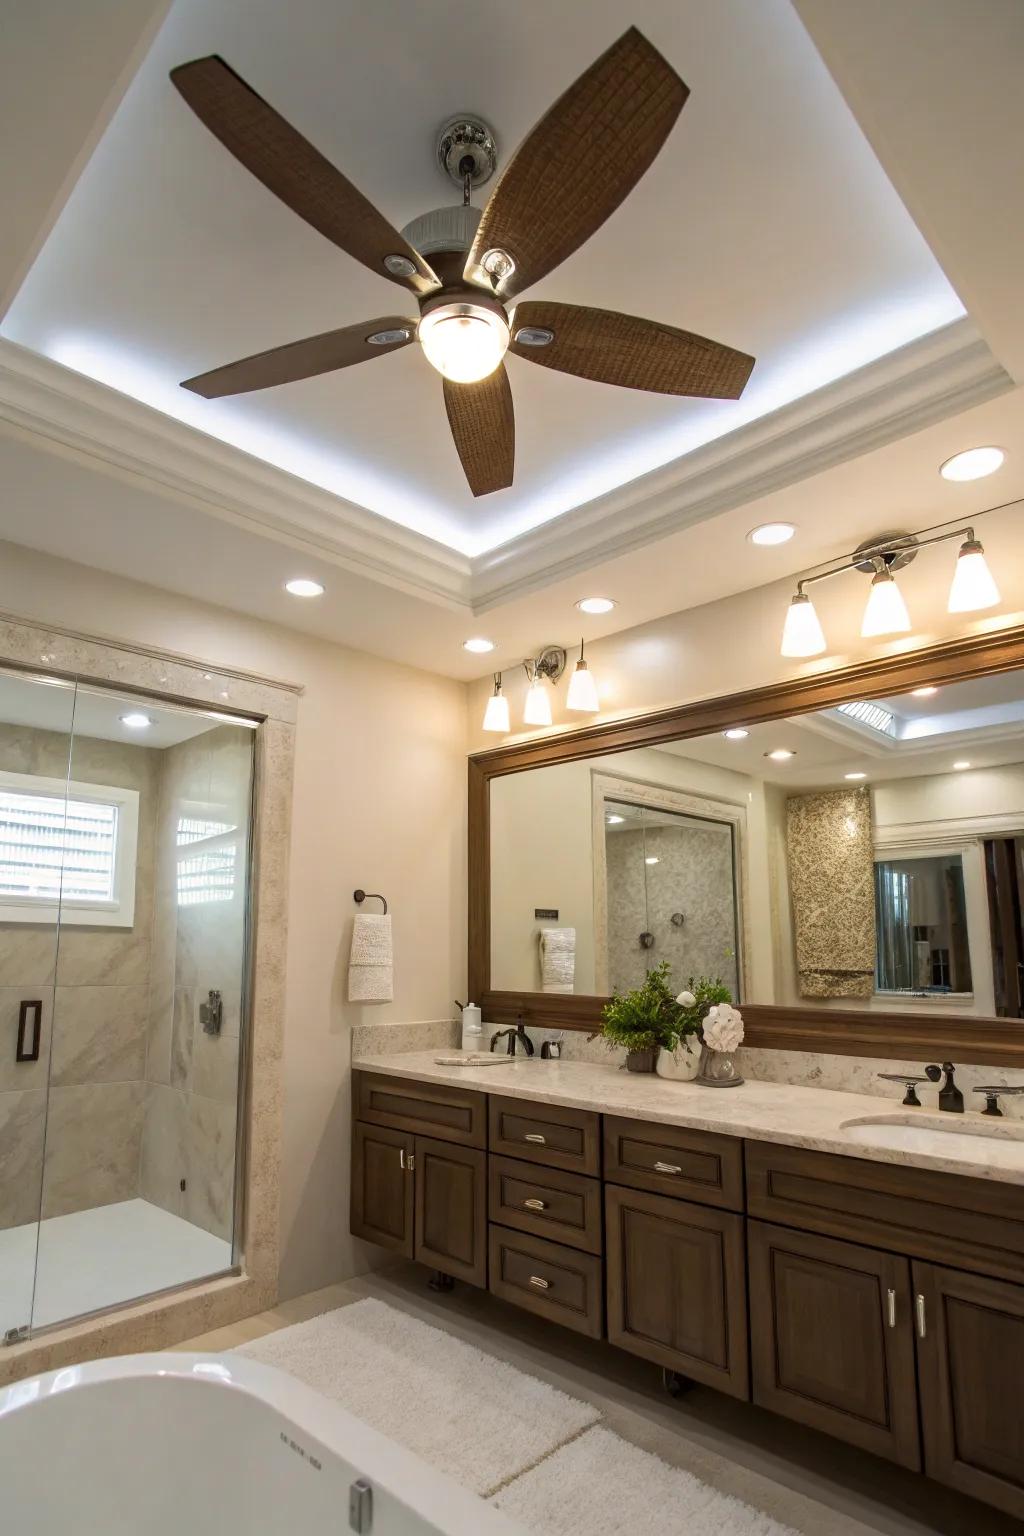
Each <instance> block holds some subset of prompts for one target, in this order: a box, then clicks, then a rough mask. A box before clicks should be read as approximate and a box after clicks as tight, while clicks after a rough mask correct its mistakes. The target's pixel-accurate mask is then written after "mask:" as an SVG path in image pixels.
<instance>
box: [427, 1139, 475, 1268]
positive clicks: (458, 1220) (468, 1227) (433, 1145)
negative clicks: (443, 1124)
mask: <svg viewBox="0 0 1024 1536" xmlns="http://www.w3.org/2000/svg"><path fill="white" fill-rule="evenodd" d="M413 1257H414V1258H416V1259H418V1260H419V1262H420V1263H421V1264H429V1265H430V1266H431V1267H432V1268H433V1269H439V1270H441V1271H442V1272H443V1273H444V1274H446V1275H451V1276H452V1277H453V1278H454V1279H456V1280H466V1281H468V1282H469V1284H470V1285H480V1286H485V1285H486V1284H487V1154H486V1152H478V1151H477V1150H476V1149H475V1148H474V1147H457V1146H454V1145H453V1144H452V1143H451V1142H446V1141H433V1140H431V1139H430V1138H429V1137H427V1136H417V1137H416V1245H415V1248H414V1250H413Z"/></svg>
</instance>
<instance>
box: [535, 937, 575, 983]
mask: <svg viewBox="0 0 1024 1536" xmlns="http://www.w3.org/2000/svg"><path fill="white" fill-rule="evenodd" d="M575 982H576V929H575V928H542V929H541V932H540V988H541V991H542V992H572V991H573V990H574V988H575Z"/></svg>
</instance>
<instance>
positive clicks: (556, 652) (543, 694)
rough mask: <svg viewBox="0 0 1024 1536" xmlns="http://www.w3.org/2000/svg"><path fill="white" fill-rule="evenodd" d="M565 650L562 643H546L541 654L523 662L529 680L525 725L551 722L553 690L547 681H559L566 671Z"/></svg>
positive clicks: (524, 713)
mask: <svg viewBox="0 0 1024 1536" xmlns="http://www.w3.org/2000/svg"><path fill="white" fill-rule="evenodd" d="M565 659H566V658H565V650H564V649H563V647H562V646H560V645H546V646H545V647H544V649H543V650H542V651H541V652H540V655H539V656H533V657H530V658H529V659H528V660H526V661H524V662H523V671H524V672H525V673H526V676H527V678H528V680H529V684H530V686H529V688H528V689H527V692H526V703H525V705H524V706H523V724H524V725H550V724H551V690H550V689H549V688H548V687H547V686H546V684H547V683H551V684H554V683H557V682H558V679H559V678H560V677H561V675H562V673H563V672H564V671H565Z"/></svg>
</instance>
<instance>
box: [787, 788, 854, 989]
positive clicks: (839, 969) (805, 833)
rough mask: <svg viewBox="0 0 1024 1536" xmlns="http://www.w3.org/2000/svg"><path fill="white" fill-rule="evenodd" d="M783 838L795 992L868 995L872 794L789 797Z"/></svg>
mask: <svg viewBox="0 0 1024 1536" xmlns="http://www.w3.org/2000/svg"><path fill="white" fill-rule="evenodd" d="M786 841H787V847H788V852H789V892H790V899H791V902H792V906H793V926H794V933H795V943H796V967H797V976H798V978H799V987H800V996H801V997H870V996H871V994H872V992H873V991H874V989H875V892H874V861H873V851H872V844H871V795H870V791H869V790H867V789H833V790H824V791H821V792H820V793H814V794H807V795H792V796H790V798H789V800H788V801H787V802H786Z"/></svg>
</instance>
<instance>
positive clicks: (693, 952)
mask: <svg viewBox="0 0 1024 1536" xmlns="http://www.w3.org/2000/svg"><path fill="white" fill-rule="evenodd" d="M604 820H605V864H606V869H607V882H608V890H607V910H608V932H607V946H608V981H609V986H610V988H611V989H612V990H614V991H620V992H622V991H629V990H630V989H631V988H633V987H637V986H640V985H641V983H642V982H643V979H644V976H645V975H646V973H647V971H648V970H650V969H651V968H652V967H653V966H656V965H658V964H660V962H661V961H662V960H667V961H668V962H669V964H670V965H671V967H672V976H673V978H674V980H675V981H677V982H678V985H679V986H680V987H682V986H683V984H684V983H685V981H686V979H687V978H688V977H689V976H691V975H694V976H720V977H721V979H722V981H723V982H724V983H725V985H726V986H727V987H729V989H730V991H731V992H732V994H733V997H737V998H738V997H739V976H738V966H737V941H736V931H737V915H736V914H737V904H736V869H735V865H736V856H735V848H734V845H733V827H732V825H731V824H730V823H728V822H720V821H713V820H709V819H706V818H703V817H698V816H691V815H685V814H683V813H681V812H677V811H668V810H660V809H657V808H655V807H652V806H649V805H632V804H629V803H628V802H626V801H616V800H606V801H605V802H604Z"/></svg>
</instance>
